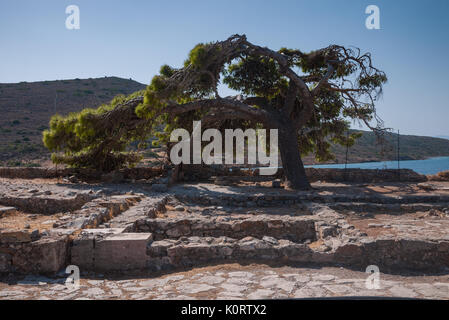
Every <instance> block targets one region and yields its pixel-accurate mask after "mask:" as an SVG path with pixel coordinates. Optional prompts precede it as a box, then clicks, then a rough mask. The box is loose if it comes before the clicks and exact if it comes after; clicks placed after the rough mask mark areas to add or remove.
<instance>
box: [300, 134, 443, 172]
mask: <svg viewBox="0 0 449 320" xmlns="http://www.w3.org/2000/svg"><path fill="white" fill-rule="evenodd" d="M352 131H353V132H360V133H362V137H360V138H359V139H357V141H356V143H355V144H354V145H353V146H352V147H350V148H349V149H348V162H349V163H351V162H352V163H357V162H368V161H385V160H396V159H397V157H398V154H397V146H398V134H397V133H386V134H385V143H384V144H383V146H382V145H379V143H378V141H377V138H376V135H375V134H374V133H373V132H371V131H362V130H352ZM331 150H332V152H333V153H334V154H335V156H336V159H335V161H330V162H329V163H344V162H345V157H346V147H344V146H340V145H332V147H331ZM382 150H383V153H382ZM441 156H449V140H447V139H442V138H433V137H425V136H414V135H402V134H401V135H400V136H399V157H400V159H401V160H422V159H426V158H431V157H441ZM304 162H305V163H307V164H314V163H316V162H315V160H314V159H313V156H310V155H309V156H306V157H304Z"/></svg>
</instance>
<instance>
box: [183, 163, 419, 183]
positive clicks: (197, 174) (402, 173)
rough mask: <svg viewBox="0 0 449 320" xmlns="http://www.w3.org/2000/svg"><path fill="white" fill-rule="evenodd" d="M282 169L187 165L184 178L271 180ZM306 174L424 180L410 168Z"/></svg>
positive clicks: (351, 178)
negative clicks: (261, 171)
mask: <svg viewBox="0 0 449 320" xmlns="http://www.w3.org/2000/svg"><path fill="white" fill-rule="evenodd" d="M283 175H284V172H283V169H282V168H280V169H278V171H277V173H276V174H275V175H273V176H260V175H259V171H258V169H251V170H248V169H243V168H226V167H222V166H204V167H199V166H195V167H189V168H187V169H186V172H185V173H184V180H186V181H198V180H205V179H210V178H211V177H214V176H227V177H229V178H230V180H235V178H238V177H242V179H245V178H246V177H252V178H253V179H254V181H259V180H263V179H265V180H273V179H279V178H282V177H283ZM306 175H307V177H308V178H309V181H310V182H316V181H327V182H345V181H346V182H361V183H371V182H398V181H403V182H424V181H427V177H426V176H425V175H421V174H418V173H416V172H415V171H413V170H410V169H400V170H399V171H398V170H396V169H333V168H306Z"/></svg>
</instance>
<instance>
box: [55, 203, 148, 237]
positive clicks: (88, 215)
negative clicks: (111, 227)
mask: <svg viewBox="0 0 449 320" xmlns="http://www.w3.org/2000/svg"><path fill="white" fill-rule="evenodd" d="M141 199H142V195H119V196H112V197H110V198H108V199H95V200H93V201H91V202H88V203H86V204H85V205H84V206H83V207H82V208H81V209H80V210H77V211H75V212H74V213H73V215H74V216H78V217H77V218H74V219H73V220H71V221H69V222H67V223H65V224H63V225H62V226H61V227H62V228H67V229H86V228H96V227H97V226H99V225H100V224H102V223H105V222H108V221H109V220H111V219H112V218H114V217H115V216H117V215H119V214H121V213H122V212H124V211H126V210H128V209H129V208H132V207H133V206H135V205H136V203H138V202H139V201H141Z"/></svg>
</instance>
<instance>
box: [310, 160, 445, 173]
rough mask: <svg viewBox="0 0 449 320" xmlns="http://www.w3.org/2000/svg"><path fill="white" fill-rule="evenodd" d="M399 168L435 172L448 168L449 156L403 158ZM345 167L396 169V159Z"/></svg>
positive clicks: (326, 165) (316, 166) (331, 165)
mask: <svg viewBox="0 0 449 320" xmlns="http://www.w3.org/2000/svg"><path fill="white" fill-rule="evenodd" d="M399 166H400V168H401V169H412V170H414V171H415V172H417V173H421V174H435V173H438V172H440V171H446V170H449V157H437V158H430V159H425V160H404V161H401V162H400V163H399ZM306 167H313V168H344V167H345V164H344V163H343V164H341V163H339V164H320V165H311V166H306ZM347 168H360V169H397V168H398V162H397V161H382V162H362V163H348V164H347Z"/></svg>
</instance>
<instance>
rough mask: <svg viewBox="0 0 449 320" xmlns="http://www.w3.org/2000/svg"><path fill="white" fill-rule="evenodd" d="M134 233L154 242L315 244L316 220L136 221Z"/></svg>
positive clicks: (194, 219)
mask: <svg viewBox="0 0 449 320" xmlns="http://www.w3.org/2000/svg"><path fill="white" fill-rule="evenodd" d="M132 231H133V232H150V233H152V234H153V236H154V239H155V240H162V239H177V238H179V237H189V236H199V237H220V236H226V237H232V238H235V239H242V238H245V237H248V236H252V237H260V238H262V237H263V236H269V237H273V238H276V239H288V240H291V241H294V242H298V243H299V242H304V241H306V240H309V241H315V240H316V238H317V235H316V231H315V219H314V218H312V217H310V216H297V217H292V216H285V215H284V216H274V217H273V216H269V215H258V216H251V217H250V218H246V219H242V218H240V219H238V218H232V217H229V216H228V217H201V216H196V217H195V216H193V217H180V218H157V219H148V218H147V219H140V220H137V221H136V223H135V224H134V226H133V229H132Z"/></svg>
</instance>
